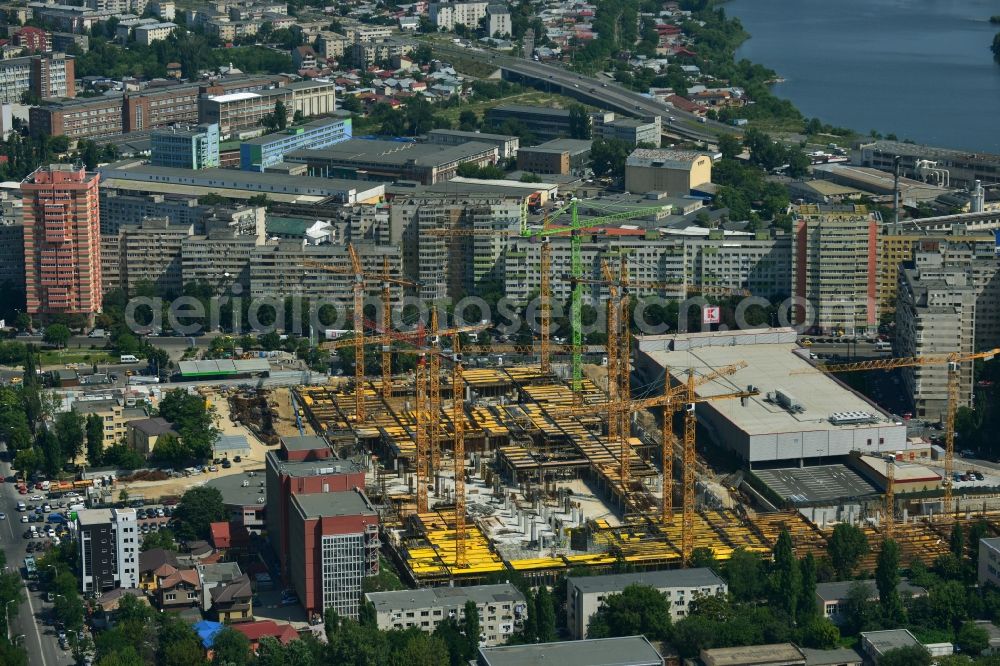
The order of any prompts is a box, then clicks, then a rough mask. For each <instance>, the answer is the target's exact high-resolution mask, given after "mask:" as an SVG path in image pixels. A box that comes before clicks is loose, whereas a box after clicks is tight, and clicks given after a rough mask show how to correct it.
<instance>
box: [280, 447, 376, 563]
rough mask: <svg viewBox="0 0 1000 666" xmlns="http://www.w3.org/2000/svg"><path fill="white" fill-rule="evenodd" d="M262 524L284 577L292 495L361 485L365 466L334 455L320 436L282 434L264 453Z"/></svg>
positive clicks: (339, 489)
mask: <svg viewBox="0 0 1000 666" xmlns="http://www.w3.org/2000/svg"><path fill="white" fill-rule="evenodd" d="M265 463H266V466H267V478H266V497H267V509H266V525H267V533H268V539H270V541H271V545H272V547H273V548H274V550H275V552H276V553H277V554H278V560H279V562H280V563H281V575H282V578H283V579H285V580H286V581H287V580H288V548H289V544H288V523H289V514H290V512H291V509H290V507H291V501H292V497H293V496H295V495H302V494H310V493H333V492H340V491H346V490H352V489H354V488H364V487H365V470H364V468H363V467H362V466H360V465H358V464H357V463H355V462H353V461H350V460H341V459H339V458H336V457H335V456H334V453H333V450H332V449H331V448H330V445H329V444H327V442H326V440H324V439H323V438H322V437H315V436H307V437H282V438H281V447H280V448H279V449H278V450H277V451H268V452H267V455H266V457H265Z"/></svg>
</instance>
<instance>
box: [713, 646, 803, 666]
mask: <svg viewBox="0 0 1000 666" xmlns="http://www.w3.org/2000/svg"><path fill="white" fill-rule="evenodd" d="M701 663H702V664H703V666H806V657H805V655H804V654H802V651H801V650H800V649H799V648H797V647H795V646H794V645H792V644H791V643H772V644H770V645H745V646H742V647H730V648H712V649H706V650H702V651H701Z"/></svg>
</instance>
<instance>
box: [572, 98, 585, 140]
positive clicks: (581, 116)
mask: <svg viewBox="0 0 1000 666" xmlns="http://www.w3.org/2000/svg"><path fill="white" fill-rule="evenodd" d="M569 136H570V138H571V139H589V138H590V116H589V115H588V114H587V109H585V108H584V107H583V105H582V104H573V105H571V106H570V107H569Z"/></svg>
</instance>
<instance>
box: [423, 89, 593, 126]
mask: <svg viewBox="0 0 1000 666" xmlns="http://www.w3.org/2000/svg"><path fill="white" fill-rule="evenodd" d="M577 103H578V102H577V101H576V100H574V99H573V98H571V97H566V96H565V95H559V94H557V93H547V92H541V91H536V90H529V91H526V92H523V93H520V94H517V95H511V96H509V97H502V98H500V99H491V100H484V101H482V102H472V103H470V104H462V105H461V106H456V107H453V108H448V109H438V110H437V112H436V113H435V115H437V116H441V117H444V118H447V119H448V120H450V121H452V123H454V124H455V125H458V116H459V114H461V113H462V111H475V112H476V114H477V115H478V116H479V117H480V118H482V117H483V115H484V114H485V113H486V110H487V109H492V108H493V107H494V106H500V105H501V104H528V105H531V106H547V107H551V108H561V109H568V108H569V107H570V105H572V104H577ZM586 108H587V109H588V110H590V107H586ZM529 129H530V128H529Z"/></svg>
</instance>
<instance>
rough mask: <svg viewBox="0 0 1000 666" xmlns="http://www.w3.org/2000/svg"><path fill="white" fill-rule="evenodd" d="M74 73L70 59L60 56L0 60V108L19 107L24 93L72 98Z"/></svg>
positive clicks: (48, 55)
mask: <svg viewBox="0 0 1000 666" xmlns="http://www.w3.org/2000/svg"><path fill="white" fill-rule="evenodd" d="M74 72H75V69H74V61H73V58H72V57H71V56H67V55H65V54H64V53H42V54H39V55H33V56H26V57H23V58H9V59H7V60H0V104H21V102H22V98H23V97H24V95H25V94H26V93H30V94H31V95H33V96H35V97H39V98H46V97H75V96H76V86H75V82H74Z"/></svg>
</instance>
